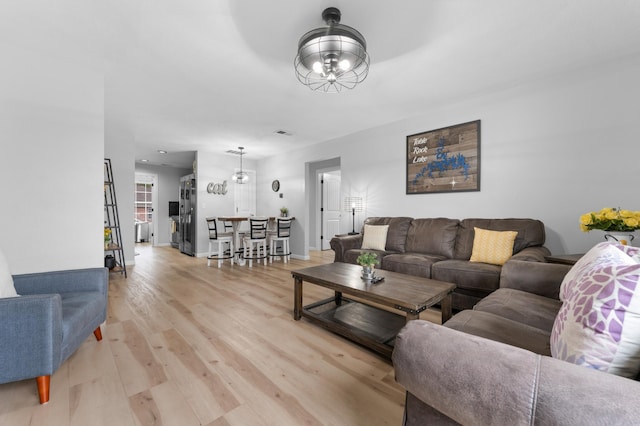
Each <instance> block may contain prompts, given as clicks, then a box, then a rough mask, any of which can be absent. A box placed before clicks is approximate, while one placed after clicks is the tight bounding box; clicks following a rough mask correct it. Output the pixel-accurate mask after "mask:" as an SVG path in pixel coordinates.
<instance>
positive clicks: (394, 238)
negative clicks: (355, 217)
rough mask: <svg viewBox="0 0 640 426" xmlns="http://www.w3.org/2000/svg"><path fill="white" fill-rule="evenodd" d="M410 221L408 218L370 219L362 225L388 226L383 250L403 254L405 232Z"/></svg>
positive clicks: (405, 239)
mask: <svg viewBox="0 0 640 426" xmlns="http://www.w3.org/2000/svg"><path fill="white" fill-rule="evenodd" d="M412 220H413V219H412V218H410V217H370V218H367V219H366V220H365V222H364V223H365V224H368V225H389V230H388V231H387V245H386V247H385V250H386V251H390V252H397V253H403V252H404V251H405V245H406V242H407V231H408V230H409V225H410V224H411V221H412Z"/></svg>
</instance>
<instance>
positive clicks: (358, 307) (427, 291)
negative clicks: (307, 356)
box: [291, 262, 456, 358]
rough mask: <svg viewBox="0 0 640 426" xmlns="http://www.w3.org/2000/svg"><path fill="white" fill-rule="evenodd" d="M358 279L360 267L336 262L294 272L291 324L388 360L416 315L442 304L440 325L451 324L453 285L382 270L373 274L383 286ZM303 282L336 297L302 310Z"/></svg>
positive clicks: (359, 277) (417, 316)
mask: <svg viewBox="0 0 640 426" xmlns="http://www.w3.org/2000/svg"><path fill="white" fill-rule="evenodd" d="M361 274H362V267H360V266H357V265H352V264H348V263H340V262H337V263H329V264H326V265H320V266H313V267H311V268H305V269H299V270H297V271H293V272H292V273H291V275H293V278H294V304H293V318H294V319H295V320H299V319H300V318H302V317H305V318H307V319H309V320H311V321H313V322H314V323H317V324H319V325H321V326H322V327H324V328H326V329H328V330H330V331H332V332H334V333H337V334H340V335H342V336H344V337H347V338H348V339H351V340H353V341H355V342H356V343H359V344H361V345H364V346H366V347H368V348H370V349H373V350H374V351H376V352H378V353H380V354H382V355H384V356H386V357H387V358H391V354H392V352H393V344H394V341H395V337H396V335H397V334H398V331H400V329H401V328H402V327H403V326H404V324H405V323H406V322H407V321H410V320H413V319H417V318H419V316H420V312H422V311H424V310H425V309H427V308H428V307H430V306H433V305H435V304H436V303H440V306H441V313H442V322H445V321H447V320H448V319H449V318H451V293H452V292H453V289H454V288H455V287H456V286H455V284H452V283H448V282H444V281H437V280H432V279H429V278H421V277H415V276H412V275H405V274H399V273H396V272H389V271H382V270H378V271H376V275H380V276H383V277H384V281H381V282H378V283H376V284H371V283H370V282H369V283H368V282H366V281H364V280H363V279H362V278H361ZM305 281H306V282H308V283H311V284H315V285H319V286H322V287H326V288H329V289H332V290H334V291H335V296H334V297H331V298H328V299H325V300H321V301H318V302H315V303H312V304H310V305H307V306H304V307H303V306H302V283H303V282H305ZM343 294H345V295H351V296H352V297H354V298H355V299H357V300H352V299H349V298H345V297H343ZM367 302H369V303H367ZM376 304H377V305H378V306H374V305H376ZM379 306H386V307H390V308H392V309H393V310H396V311H400V312H403V313H404V314H400V313H396V312H392V311H390V310H385V309H382V308H380V307H379Z"/></svg>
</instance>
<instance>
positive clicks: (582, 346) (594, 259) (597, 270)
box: [551, 242, 640, 378]
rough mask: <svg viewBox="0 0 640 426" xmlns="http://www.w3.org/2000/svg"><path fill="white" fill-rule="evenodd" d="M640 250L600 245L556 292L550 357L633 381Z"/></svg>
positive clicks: (639, 321)
mask: <svg viewBox="0 0 640 426" xmlns="http://www.w3.org/2000/svg"><path fill="white" fill-rule="evenodd" d="M639 286H640V248H637V247H631V246H623V245H621V244H613V243H606V242H605V243H600V244H597V245H596V246H594V247H593V248H592V249H591V250H589V252H587V254H585V255H584V256H583V257H582V258H581V259H580V260H579V261H578V262H577V263H576V264H575V265H574V266H573V268H571V270H570V271H569V273H568V274H567V275H566V277H565V279H564V281H563V282H562V285H561V287H560V300H562V302H563V304H562V308H560V311H559V312H558V316H556V319H555V322H554V323H553V329H552V331H551V355H552V356H553V357H554V358H558V359H562V360H565V361H568V362H572V363H574V364H578V365H583V366H586V367H589V368H593V369H596V370H601V371H605V372H608V373H612V374H617V375H619V376H624V377H630V378H635V377H636V376H637V374H638V372H639V371H640V289H638V291H637V292H636V288H638V287H639Z"/></svg>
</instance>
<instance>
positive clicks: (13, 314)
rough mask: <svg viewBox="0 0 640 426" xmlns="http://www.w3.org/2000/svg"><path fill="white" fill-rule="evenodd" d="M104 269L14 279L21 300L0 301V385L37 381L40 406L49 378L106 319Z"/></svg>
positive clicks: (98, 334) (97, 332) (46, 397)
mask: <svg viewBox="0 0 640 426" xmlns="http://www.w3.org/2000/svg"><path fill="white" fill-rule="evenodd" d="M108 274H109V272H108V269H106V268H89V269H77V270H68V271H55V272H42V273H35V274H23V275H14V276H13V283H14V286H15V288H16V291H17V292H18V294H19V295H20V297H12V298H6V299H0V342H2V344H1V345H0V383H8V382H14V381H18V380H24V379H29V378H34V377H35V378H36V381H37V384H38V393H39V396H40V403H41V404H44V403H45V402H47V401H49V387H50V380H51V375H52V374H53V373H54V372H55V371H56V370H57V369H58V367H60V365H62V363H63V362H64V361H66V360H67V358H69V357H70V356H71V354H73V353H74V352H75V350H76V349H77V348H78V347H79V346H80V344H81V343H82V342H84V341H85V340H86V338H87V336H89V335H90V334H91V333H92V332H93V334H94V335H95V337H96V338H97V339H98V340H101V339H102V333H101V331H100V324H102V323H103V322H104V321H105V320H106V318H107V289H108V284H109V275H108Z"/></svg>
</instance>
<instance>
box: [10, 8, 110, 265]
mask: <svg viewBox="0 0 640 426" xmlns="http://www.w3.org/2000/svg"><path fill="white" fill-rule="evenodd" d="M27 3H28V2H23V3H20V2H18V3H15V4H12V7H11V8H10V9H7V8H4V7H3V8H2V13H0V29H1V30H0V51H1V52H2V66H0V194H2V207H1V208H0V249H1V250H2V251H3V252H4V253H5V255H6V257H7V260H8V263H9V266H10V269H11V272H12V273H14V274H21V273H28V272H41V271H49V270H63V269H74V268H85V267H96V266H104V250H103V247H104V246H103V236H102V233H103V223H102V222H103V204H104V198H103V118H104V97H103V96H104V95H103V93H104V92H103V77H102V72H101V69H100V66H101V62H100V59H99V57H98V56H97V55H99V54H100V53H99V52H96V51H99V50H100V49H99V44H98V43H96V42H95V39H94V37H95V36H96V34H95V33H94V32H93V31H91V30H89V31H87V32H86V33H84V35H83V36H82V37H81V38H80V37H78V32H79V31H78V28H76V27H74V26H73V25H66V24H67V23H68V22H67V21H71V19H70V17H69V16H67V12H66V11H63V10H59V8H58V6H57V5H54V4H53V3H51V4H50V5H49V4H43V5H41V6H39V7H37V8H33V7H32V5H30V4H27ZM84 12H87V11H83V10H74V11H73V12H69V13H81V14H84ZM94 18H95V17H94V16H91V14H90V13H86V15H85V19H86V20H88V21H90V20H92V19H94ZM25 23H33V25H25ZM52 28H64V29H65V31H54V30H52Z"/></svg>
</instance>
